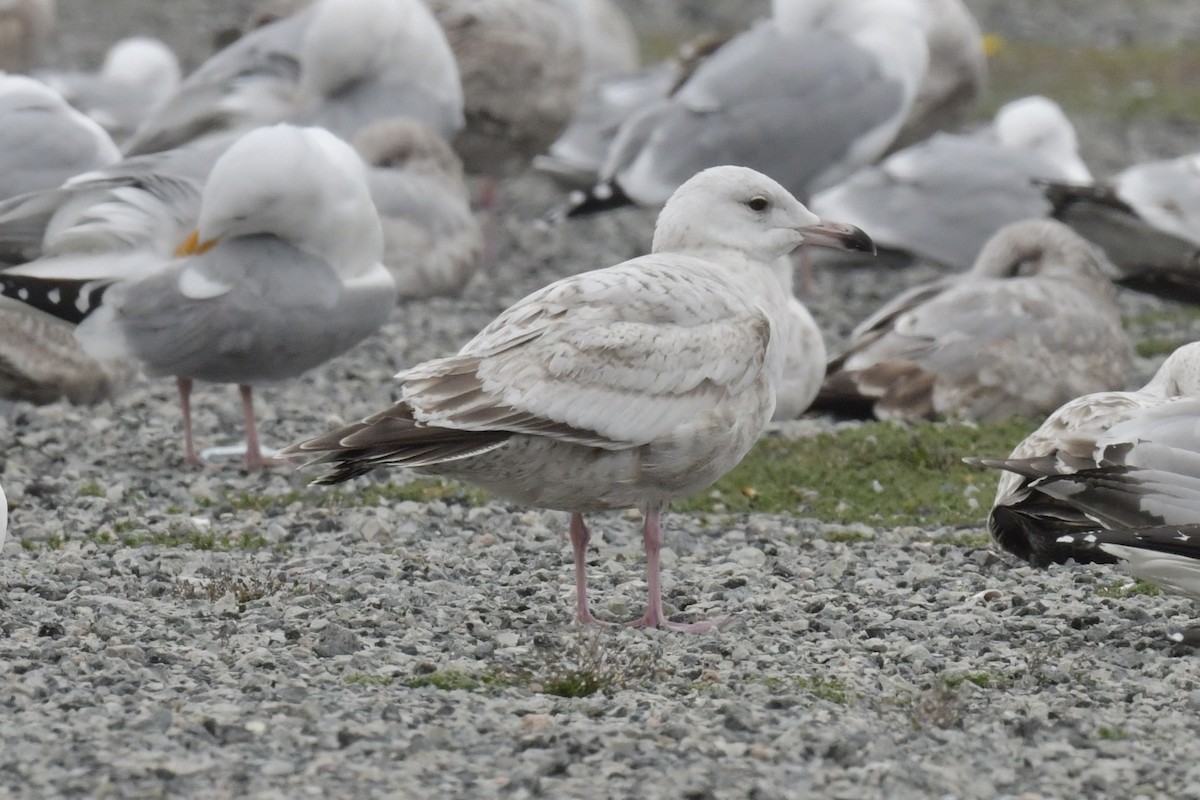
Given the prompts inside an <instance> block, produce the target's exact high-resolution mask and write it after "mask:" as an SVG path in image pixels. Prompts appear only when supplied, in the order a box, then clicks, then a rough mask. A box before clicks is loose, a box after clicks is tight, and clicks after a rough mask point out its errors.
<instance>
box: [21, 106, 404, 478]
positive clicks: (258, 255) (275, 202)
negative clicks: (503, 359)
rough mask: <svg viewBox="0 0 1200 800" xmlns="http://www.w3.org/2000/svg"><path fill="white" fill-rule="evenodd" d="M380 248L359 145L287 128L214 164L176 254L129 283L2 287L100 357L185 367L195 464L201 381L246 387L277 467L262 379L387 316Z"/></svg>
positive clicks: (391, 301) (257, 454) (148, 265)
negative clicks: (195, 408) (66, 326)
mask: <svg viewBox="0 0 1200 800" xmlns="http://www.w3.org/2000/svg"><path fill="white" fill-rule="evenodd" d="M381 255H382V234H381V232H380V226H379V219H378V215H377V214H376V212H375V208H374V205H373V204H372V202H371V196H370V192H369V190H368V188H367V182H366V176H365V167H364V165H363V163H362V160H361V159H360V158H359V157H358V155H357V154H356V153H355V152H354V150H353V149H352V148H351V147H350V146H349V145H348V144H346V143H344V142H342V141H341V140H340V139H338V138H337V137H335V136H334V135H333V134H331V133H329V132H327V131H324V130H321V129H317V128H300V127H295V126H291V125H276V126H272V127H267V128H260V129H258V130H255V131H252V132H250V133H248V134H246V135H245V136H244V137H242V138H241V139H240V140H238V141H237V142H236V143H234V145H233V146H231V147H230V148H229V150H228V151H227V152H226V153H225V154H224V155H222V156H221V158H220V159H218V160H217V163H216V164H215V165H214V167H213V170H212V173H211V174H210V175H209V178H208V181H207V183H206V184H205V187H204V193H203V197H202V199H201V205H200V214H199V219H198V224H197V226H196V230H195V231H194V232H193V233H192V234H191V235H190V236H188V237H187V238H186V240H185V241H184V242H183V243H182V244H181V245H180V246H179V248H178V250H177V252H176V253H175V255H174V257H173V258H169V259H161V258H158V259H155V258H152V257H149V256H147V255H146V254H142V255H141V256H140V259H141V263H138V264H133V265H125V266H126V268H127V270H128V271H127V272H125V273H123V274H124V275H126V276H127V277H123V278H120V279H113V278H112V277H111V275H112V274H113V273H112V272H109V273H107V275H105V274H104V272H103V270H100V274H101V275H103V277H98V278H88V277H79V276H78V275H76V276H73V277H70V278H63V277H58V276H53V275H39V274H24V275H15V274H12V273H11V272H6V273H0V294H3V295H5V296H7V297H10V298H13V299H16V300H19V301H21V302H24V303H27V304H29V305H31V306H33V307H35V308H37V309H38V310H41V311H43V312H46V313H48V314H50V315H51V316H54V317H57V318H59V319H62V320H65V321H67V322H70V323H73V324H75V325H76V326H77V327H76V329H75V336H76V338H77V339H78V340H79V341H80V342H81V343H82V345H83V347H84V349H85V350H86V351H87V352H88V354H89V355H91V356H93V357H94V358H96V359H98V360H101V361H109V360H113V359H129V360H132V361H135V362H136V363H138V364H140V366H141V367H142V368H143V369H144V371H145V372H147V373H148V374H150V375H171V376H174V377H175V379H176V382H177V384H178V388H179V398H180V403H181V406H182V411H183V423H184V434H185V436H186V457H187V460H188V462H189V463H192V464H201V463H203V462H202V460H201V459H200V457H199V456H198V455H197V453H196V449H195V445H194V442H193V438H192V427H191V413H190V412H191V409H190V396H191V389H192V384H193V382H194V381H208V382H212V383H235V384H237V385H238V389H239V391H240V392H241V397H242V403H243V411H244V414H245V424H246V455H245V459H246V466H247V467H248V468H251V469H255V468H260V467H263V466H265V465H267V464H269V463H271V462H270V460H269V459H266V458H264V457H263V454H262V450H261V448H260V446H259V443H258V437H257V431H256V427H255V420H254V409H253V404H252V396H253V394H252V393H253V389H252V387H253V386H256V385H258V384H260V383H264V382H272V381H279V380H285V379H288V378H293V377H296V376H297V375H299V374H301V373H303V372H305V371H306V370H309V369H311V368H313V367H315V366H317V365H318V364H321V363H323V362H325V361H327V360H329V359H331V358H333V357H335V356H337V355H340V354H341V353H343V352H345V351H346V350H348V349H350V348H351V347H352V346H354V345H355V344H357V343H358V342H359V341H361V340H362V339H364V338H366V337H367V336H369V335H370V334H371V333H373V332H374V331H376V330H377V329H378V328H379V327H380V326H381V325H382V324H383V323H384V321H385V320H386V319H387V317H388V314H389V312H390V311H391V309H392V308H393V307H394V306H395V303H396V286H395V282H394V280H393V278H392V276H391V273H389V272H388V270H387V269H386V268H385V267H384V266H383V265H382V263H381ZM131 267H132V268H131ZM22 271H27V270H22ZM27 272H32V270H28V271H27Z"/></svg>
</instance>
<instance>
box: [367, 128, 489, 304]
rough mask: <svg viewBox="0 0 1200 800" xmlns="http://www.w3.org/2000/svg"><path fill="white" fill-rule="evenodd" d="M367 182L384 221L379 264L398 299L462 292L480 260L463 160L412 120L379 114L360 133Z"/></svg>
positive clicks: (480, 239)
mask: <svg viewBox="0 0 1200 800" xmlns="http://www.w3.org/2000/svg"><path fill="white" fill-rule="evenodd" d="M354 147H355V149H356V150H358V154H359V155H360V156H362V158H363V160H364V161H365V162H367V167H368V172H367V185H368V186H370V188H371V198H372V199H373V200H374V201H375V208H376V210H377V211H378V212H379V221H380V223H381V224H382V225H383V263H384V264H385V265H386V266H387V268H388V269H390V270H391V271H392V275H393V277H395V279H396V289H397V294H398V297H399V299H401V300H410V299H417V298H423V297H433V296H435V295H446V294H456V293H458V292H460V291H462V289H463V287H464V286H466V284H467V282H468V281H469V280H470V279H471V277H472V276H473V275H474V274H475V271H476V269H478V267H479V264H480V262H481V261H482V259H483V231H482V229H481V228H480V225H479V221H478V220H477V219H476V218H475V215H474V214H473V213H471V202H470V196H469V194H468V191H467V186H466V184H465V183H464V181H463V168H462V162H461V161H460V160H459V159H458V156H457V155H455V154H454V151H453V150H452V149H451V148H450V145H448V144H446V141H445V140H444V139H442V137H441V136H438V134H437V133H435V132H434V131H432V130H430V129H429V128H427V127H425V126H424V125H422V124H421V123H419V122H417V121H416V120H411V119H404V118H402V117H397V118H394V119H387V120H380V121H379V122H376V123H373V124H371V125H369V126H367V127H366V128H364V129H362V130H361V131H359V132H358V135H357V136H355V137H354Z"/></svg>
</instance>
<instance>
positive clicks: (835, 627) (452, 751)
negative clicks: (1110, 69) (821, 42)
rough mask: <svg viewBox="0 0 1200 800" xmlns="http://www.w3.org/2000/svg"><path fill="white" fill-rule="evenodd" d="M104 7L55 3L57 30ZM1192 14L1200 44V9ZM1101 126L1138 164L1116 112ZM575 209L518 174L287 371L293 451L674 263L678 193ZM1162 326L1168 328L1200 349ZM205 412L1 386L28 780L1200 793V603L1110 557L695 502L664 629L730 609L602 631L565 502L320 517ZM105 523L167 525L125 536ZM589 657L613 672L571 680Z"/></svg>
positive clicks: (283, 790) (12, 646)
mask: <svg viewBox="0 0 1200 800" xmlns="http://www.w3.org/2000/svg"><path fill="white" fill-rule="evenodd" d="M82 2H83V0H74V2H68V0H61V3H62V6H63V10H64V15H65V16H69V14H70V11H71V9H72V8H73V7H74V8H77V7H79V6H80V5H81V4H82ZM112 2H113V5H114V8H116V7H118V6H117V3H118V0H112ZM128 5H129V4H128V3H122V4H121V6H120V7H122V8H123V7H126V6H128ZM209 5H211V6H213V8H214V9H223V12H222V13H224V14H225V16H228V17H230V18H236V17H237V16H238V15H237V14H233V13H232V12H231V11H230V9H232V8H233V7H234V6H235V5H236V4H233V3H231V4H229V5H228V6H222V5H221V4H219V3H216V2H215V0H214V2H212V3H210V4H209ZM647 5H655V6H657V5H658V4H647ZM973 5H974V6H975V7H977V8H979V9H981V10H988V13H992V14H993V15H994V19H996V20H1004V19H1009V18H1011V19H1012V20H1013V21H1012V23H1011V27H1010V28H1008V29H1004V28H1001V31H1002V32H1005V33H1006V34H1009V35H1015V34H1018V33H1020V32H1021V31H1023V30H1026V29H1027V28H1030V22H1029V19H1028V18H1027V17H1026V16H1021V15H1016V14H1015V13H1014V12H1012V11H1011V6H1010V4H1008V3H985V2H977V3H974V4H973ZM1036 5H1037V7H1041V6H1042V5H1046V6H1049V5H1052V4H1036ZM1125 5H1127V4H1121V3H1105V4H1104V7H1105V8H1108V9H1114V10H1113V14H1114V15H1117V14H1118V11H1119V9H1118V8H1117V7H1124V6H1125ZM1136 5H1137V6H1138V7H1139V8H1145V7H1152V8H1157V9H1159V11H1161V12H1162V14H1167V12H1168V11H1171V10H1172V9H1174V11H1172V12H1171V13H1178V11H1179V9H1180V8H1182V7H1183V4H1182V3H1167V2H1162V3H1158V4H1155V3H1139V4H1136ZM695 6H696V4H692V6H691V7H695ZM1022 7H1026V8H1029V7H1031V6H1030V4H1029V3H1025V4H1023V5H1022ZM1094 7H1096V8H1099V4H1097V5H1096V6H1093V4H1092V3H1091V2H1089V3H1088V5H1087V9H1088V10H1089V16H1088V19H1089V20H1092V16H1091V14H1092V12H1091V9H1093V8H1094ZM165 8H166V6H165V4H164V9H165ZM163 13H164V14H165V11H164V12H163ZM214 14H215V12H214ZM1162 14H1159V13H1154V14H1146V15H1145V17H1146V19H1148V20H1154V23H1153V25H1152V26H1151V28H1149V29H1148V30H1149V32H1148V33H1147V34H1146V35H1147V36H1148V37H1150V39H1151V40H1153V39H1154V37H1158V36H1163V37H1167V36H1168V35H1170V34H1171V33H1172V31H1174V30H1175V28H1173V27H1172V26H1171V25H1169V24H1167V25H1160V23H1159V22H1158V20H1161V19H1162V18H1163V16H1162ZM168 17H169V19H168ZM155 18H156V19H157V18H158V17H155ZM71 19H77V18H71ZM162 19H164V20H167V21H168V22H171V23H172V24H175V23H176V22H177V17H174V16H170V15H167V16H163V17H162ZM205 19H206V20H207V19H208V18H205ZM992 19H993V18H989V25H988V26H989V27H993V28H994V27H995V26H994V25H993V24H992V22H991V20H992ZM1060 19H1061V16H1060V14H1059V12H1058V11H1057V10H1050V11H1047V12H1046V20H1047V25H1050V24H1060V23H1059V22H1057V20H1060ZM1172 19H1175V20H1178V19H1179V18H1178V17H1172ZM1188 19H1189V20H1190V21H1191V22H1192V24H1193V30H1194V26H1195V22H1196V20H1197V19H1200V12H1194V13H1192V14H1191V16H1190V17H1188ZM1127 20H1128V15H1127V14H1124V12H1123V11H1121V12H1120V15H1117V16H1110V17H1105V16H1104V14H1103V13H1101V12H1099V11H1097V12H1096V19H1095V20H1092V22H1090V23H1089V25H1094V26H1095V30H1097V31H1099V32H1100V33H1097V34H1096V35H1097V36H1100V35H1102V32H1103V31H1120V30H1126V29H1127V28H1126V27H1123V26H1125V23H1126V21H1127ZM69 21H70V20H69ZM1072 21H1073V20H1072ZM1018 23H1019V24H1018ZM163 24H166V22H164V23H163ZM1061 24H1062V25H1066V22H1062V23H1061ZM1146 24H1147V25H1149V24H1150V23H1146ZM1160 28H1161V29H1162V30H1161V31H1160ZM1089 29H1091V28H1089ZM200 30H204V29H202V28H201V29H200ZM1032 30H1034V31H1035V32H1036V33H1045V32H1046V28H1044V27H1039V28H1032ZM1138 30H1142V29H1140V28H1139V29H1138ZM1114 35H1116V34H1114ZM97 38H99V36H98V35H97ZM93 43H94V42H93ZM73 52H77V53H78V52H82V51H81V50H77V51H73ZM1082 134H1083V137H1084V144H1085V147H1092V148H1094V149H1096V150H1098V151H1099V150H1103V149H1104V148H1108V149H1109V150H1110V151H1113V152H1116V150H1117V148H1116V145H1114V144H1113V141H1114V140H1112V139H1111V138H1110V139H1106V138H1105V137H1106V136H1107V135H1108V128H1107V127H1101V128H1100V129H1097V130H1086V129H1085V130H1084V131H1083V132H1082ZM1194 134H1195V131H1192V132H1191V135H1192V136H1194ZM1183 151H1184V149H1180V150H1178V151H1176V152H1183ZM1176 152H1160V153H1156V154H1157V155H1174V154H1176ZM554 197H555V194H554V190H553V188H552V187H551V186H550V185H549V184H547V183H546V182H544V181H543V180H541V179H539V178H537V177H526V178H522V179H519V180H517V181H515V182H513V183H512V184H510V185H509V186H508V187H507V189H506V201H507V205H506V211H505V215H504V218H503V220H502V228H501V230H502V239H501V242H502V246H501V250H500V253H499V256H498V259H497V263H496V264H495V266H494V267H493V268H492V269H491V270H490V271H489V273H488V274H486V275H484V276H481V277H480V279H478V280H477V281H476V282H474V283H473V284H472V285H471V286H470V287H469V289H468V291H467V292H466V294H465V296H464V297H463V298H460V299H457V300H440V301H434V302H430V303H425V304H420V305H411V306H406V307H402V308H401V309H400V311H398V313H397V314H396V316H395V318H394V320H393V321H392V322H391V323H390V324H389V325H388V326H387V328H386V329H385V330H384V331H383V332H382V333H381V334H380V335H378V336H376V337H373V338H372V339H371V340H370V341H368V342H367V343H365V344H363V345H362V346H360V347H358V348H356V349H355V350H354V351H353V352H352V353H350V354H348V355H347V356H345V357H343V358H341V359H338V360H337V361H335V362H333V363H330V364H328V365H326V366H325V367H323V368H321V369H319V370H315V371H314V372H313V373H311V374H309V375H307V376H305V377H304V379H303V380H300V381H297V382H295V383H293V384H289V385H286V386H280V387H277V388H272V389H267V390H265V391H264V392H263V393H262V402H261V404H260V419H261V428H262V431H263V434H264V437H265V438H267V440H268V441H271V442H275V443H278V444H283V443H287V442H290V441H293V440H295V439H296V438H298V437H301V436H303V435H306V434H310V433H312V432H314V431H316V430H320V429H322V428H324V427H325V426H327V425H329V424H332V423H335V422H338V421H341V420H343V419H347V418H352V417H357V416H360V415H362V414H364V413H366V412H368V411H370V410H373V409H375V408H378V407H379V406H381V405H382V404H384V403H386V402H388V401H389V399H390V394H391V386H390V384H389V377H390V375H391V374H392V373H393V372H395V371H396V370H397V369H398V368H400V367H401V366H403V365H406V364H408V363H411V362H414V361H417V360H420V359H424V358H428V357H431V356H435V355H439V354H442V353H445V352H447V351H448V350H451V349H453V348H455V347H457V346H458V345H459V344H461V343H462V342H463V341H465V340H466V339H467V338H468V337H469V336H470V335H471V334H473V333H474V332H475V331H476V330H477V329H478V328H479V327H480V326H481V325H482V324H483V323H485V322H486V321H487V320H489V319H490V318H491V317H492V316H493V315H494V314H495V313H496V312H497V311H499V310H500V309H501V308H503V307H504V306H506V305H508V304H509V303H511V302H512V301H513V300H515V299H517V298H518V297H520V296H522V295H524V294H525V293H527V292H528V291H530V290H531V289H533V288H536V287H538V286H540V285H543V284H544V283H546V282H548V281H549V280H552V279H554V278H556V277H558V276H560V275H562V274H566V273H567V272H571V271H576V270H580V269H584V268H590V267H594V266H603V265H607V264H611V263H615V262H617V261H619V260H621V259H623V258H627V257H629V256H631V255H634V254H637V253H639V252H642V251H643V249H644V248H645V246H646V243H647V242H648V239H649V235H650V231H651V229H652V224H653V214H652V213H649V212H644V211H624V212H619V213H617V214H614V215H612V216H610V217H608V218H604V219H593V220H587V221H583V222H579V223H576V224H572V225H570V226H564V227H559V228H555V229H549V230H547V229H544V228H542V227H539V226H537V225H534V224H532V222H531V220H532V219H534V218H535V217H536V216H537V215H538V214H539V213H541V212H542V211H543V210H545V208H547V207H548V206H549V205H551V203H552V202H553V199H554ZM935 274H936V272H935V271H934V270H932V269H928V268H923V267H916V268H911V269H906V270H902V271H894V272H887V273H880V272H878V271H870V270H846V271H841V272H823V273H820V274H818V276H817V278H816V286H815V288H814V291H813V294H812V295H811V296H810V298H809V302H810V305H811V307H812V308H813V311H814V313H815V314H816V315H817V316H818V318H819V320H820V321H821V323H822V324H823V326H824V327H825V329H826V330H827V331H828V332H829V337H830V339H831V343H832V344H833V346H834V347H836V345H837V343H838V342H839V341H840V339H841V337H843V336H844V335H845V333H846V331H847V330H848V329H849V327H850V326H851V325H852V324H853V323H854V322H855V321H857V320H858V319H860V318H861V317H862V316H863V315H864V314H865V313H866V312H868V311H869V310H871V309H872V308H873V307H874V306H875V305H877V304H878V303H879V302H881V301H882V300H883V299H886V298H887V297H889V296H891V295H892V294H894V293H895V292H896V291H898V290H899V288H901V287H902V286H906V285H909V284H911V283H913V282H915V281H917V280H922V279H925V278H928V277H931V276H933V275H935ZM1124 302H1125V303H1126V305H1127V308H1128V310H1129V311H1130V313H1136V312H1138V311H1141V310H1145V309H1149V308H1155V307H1160V306H1161V305H1162V304H1161V303H1159V302H1158V301H1154V300H1148V299H1144V298H1139V297H1136V296H1133V295H1127V296H1125V297H1124ZM1163 324H1164V325H1166V326H1168V328H1167V329H1165V330H1163V331H1157V332H1156V333H1157V334H1159V335H1173V336H1179V335H1181V333H1184V334H1191V336H1192V338H1196V334H1197V333H1200V331H1196V330H1191V331H1183V332H1181V331H1180V330H1177V329H1176V328H1174V327H1170V326H1172V325H1174V324H1176V323H1172V322H1169V321H1167V322H1164V323H1163ZM1195 324H1196V323H1193V325H1195ZM1153 367H1154V363H1153V362H1150V361H1145V362H1143V363H1142V364H1141V370H1142V372H1143V373H1147V374H1148V373H1149V372H1150V371H1151V370H1152V369H1153ZM195 402H196V425H197V432H198V435H199V437H200V439H201V442H202V443H203V444H213V443H217V442H225V441H228V439H229V438H231V437H233V436H235V435H236V434H235V432H236V431H237V430H238V426H239V417H240V415H239V413H238V408H237V401H236V394H235V393H234V391H233V390H232V388H230V387H210V388H206V389H201V390H198V392H197V397H196V401H195ZM829 424H830V423H828V422H827V421H824V420H819V419H818V420H815V421H808V422H804V423H797V425H798V426H799V427H801V428H804V429H823V428H826V427H828V425H829ZM178 428H179V426H178V410H177V408H176V406H175V397H174V392H173V388H172V385H171V383H170V382H169V381H154V382H150V381H146V382H143V383H141V384H139V385H138V386H136V387H135V388H134V389H133V391H131V392H130V393H129V394H128V395H126V396H124V397H122V398H120V399H119V400H117V401H114V402H112V403H111V404H106V405H102V406H100V407H98V408H95V409H77V408H71V407H65V406H50V407H44V408H35V407H32V406H28V405H12V404H4V405H0V480H2V481H3V485H4V487H5V489H6V491H7V492H8V494H9V499H10V502H11V503H12V505H13V510H12V514H11V529H10V538H9V543H8V544H7V545H6V546H5V548H4V551H3V558H2V559H0V797H3V796H12V797H28V798H51V797H64V796H66V797H114V798H116V797H120V798H125V797H130V798H134V797H139V798H140V797H169V796H180V797H238V798H276V797H278V798H295V797H308V796H314V797H326V796H333V797H342V796H354V797H472V798H474V797H491V796H499V797H506V798H509V797H511V798H520V797H529V796H544V797H597V796H608V797H639V798H655V797H664V798H666V797H693V798H708V797H713V798H741V797H754V798H773V797H831V798H856V800H857V799H858V798H875V797H880V798H908V797H913V798H926V797H959V798H992V797H1026V798H1036V797H1063V798H1067V797H1071V798H1073V797H1083V796H1113V797H1116V796H1120V797H1173V798H1191V797H1200V767H1198V766H1197V764H1200V745H1197V744H1196V742H1197V737H1196V735H1195V734H1196V719H1197V714H1198V712H1200V664H1198V662H1197V659H1196V657H1195V654H1194V652H1193V651H1192V650H1191V649H1189V648H1187V647H1184V646H1180V645H1173V644H1171V642H1170V641H1169V640H1168V639H1167V637H1166V633H1167V632H1168V631H1170V630H1173V629H1175V628H1180V627H1184V626H1187V625H1188V624H1190V622H1191V620H1193V619H1194V616H1195V606H1194V604H1193V603H1191V602H1189V601H1185V600H1181V599H1177V598H1167V597H1147V596H1142V595H1133V596H1128V597H1109V596H1103V595H1104V594H1106V593H1101V594H1098V593H1097V590H1098V589H1101V588H1103V587H1107V586H1108V585H1109V584H1110V582H1112V581H1113V580H1114V578H1115V577H1116V576H1115V574H1114V573H1111V572H1106V571H1104V570H1100V569H1082V568H1073V567H1070V568H1057V569H1052V570H1049V571H1034V570H1032V569H1029V568H1025V567H1020V566H1016V565H1014V564H1013V563H1012V562H1011V561H1010V560H1009V559H1007V558H1006V557H1002V556H1000V555H998V554H996V553H994V552H992V551H990V550H989V549H987V548H981V547H978V546H973V545H972V542H977V541H978V536H979V534H981V533H982V528H981V527H975V528H968V529H966V530H954V531H951V530H944V529H942V530H938V529H918V528H905V529H879V530H876V529H871V528H867V527H862V526H852V527H849V528H847V527H845V526H838V525H827V524H821V523H817V522H814V521H812V520H807V519H803V518H797V517H776V516H767V515H747V516H736V517H724V516H707V517H701V516H687V515H679V514H671V515H668V516H667V518H666V522H665V524H666V530H667V541H668V549H667V550H665V551H664V563H665V567H666V593H667V599H668V602H669V605H670V608H669V609H668V611H669V613H673V614H675V615H682V616H711V615H714V614H720V613H732V614H735V615H736V616H737V621H736V622H735V624H733V625H732V626H730V627H729V628H728V629H726V630H724V631H722V632H721V633H719V634H714V635H711V636H695V637H685V636H680V635H673V634H666V633H661V632H657V631H649V632H644V631H627V630H604V631H599V632H597V631H592V630H583V629H579V628H578V627H576V626H574V625H573V624H572V623H571V609H572V605H571V598H572V582H571V570H570V558H569V547H568V546H567V544H566V541H565V536H564V533H565V527H566V520H565V515H561V514H557V513H551V512H541V511H531V510H528V509H523V508H519V507H514V506H511V505H508V504H505V503H503V502H493V503H489V504H487V505H485V506H482V507H477V508H468V507H464V506H461V505H457V504H446V503H443V502H432V503H413V502H386V503H383V504H380V505H367V506H359V507H351V508H326V507H324V505H323V504H322V503H321V502H320V499H321V498H322V497H325V496H326V495H327V494H328V492H323V491H320V490H305V489H304V488H303V485H304V478H303V477H302V476H299V475H294V474H291V473H288V472H286V471H279V472H270V473H266V474H252V475H250V474H245V473H243V472H241V471H240V470H239V469H238V468H237V466H236V465H235V464H232V463H231V464H228V465H227V466H222V467H220V468H217V469H213V470H210V471H207V472H205V473H202V474H199V473H194V472H187V471H184V470H183V469H182V443H181V442H180V441H179V430H178ZM371 483H372V480H370V479H363V480H362V481H360V482H359V483H358V484H356V485H355V486H356V487H357V488H359V489H361V488H364V487H367V486H369V485H370V484H371ZM296 492H301V494H300V495H297V494H296ZM981 522H982V520H981ZM637 524H638V523H637V519H636V516H633V515H628V514H625V515H609V516H603V515H600V516H597V517H596V518H595V520H594V523H593V532H594V534H595V539H596V549H595V551H594V552H593V561H592V565H591V569H590V574H591V576H592V580H593V585H594V591H595V599H596V602H597V611H598V613H600V614H602V615H606V616H608V617H610V618H614V619H618V618H624V617H631V616H634V615H635V614H636V613H638V612H639V611H640V605H641V601H642V593H643V591H644V583H643V576H644V571H643V567H644V564H643V559H642V554H641V544H640V537H639V536H638V535H637ZM108 535H111V536H116V537H130V536H137V537H140V539H141V540H142V542H143V544H141V545H140V546H129V545H115V544H104V543H99V542H98V541H97V540H98V539H103V538H105V537H106V536H108ZM206 537H207V538H206ZM22 543H25V544H26V545H28V549H26V547H23V546H22ZM210 545H211V546H210ZM572 676H574V677H575V678H578V677H579V676H592V677H596V678H598V679H599V680H600V682H601V683H602V684H603V689H602V690H601V691H599V692H597V693H595V694H592V695H590V696H587V697H581V698H568V697H561V696H558V695H556V694H552V693H550V692H551V691H552V690H553V689H555V687H561V686H563V685H564V682H563V679H564V678H570V677H572ZM456 682H457V683H460V684H472V685H469V686H464V687H463V688H453V687H452V684H454V683H456ZM422 684H427V685H422ZM434 684H437V685H434Z"/></svg>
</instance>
